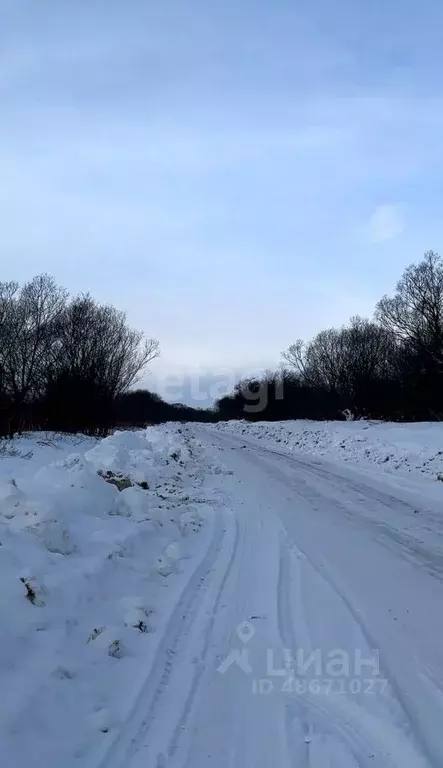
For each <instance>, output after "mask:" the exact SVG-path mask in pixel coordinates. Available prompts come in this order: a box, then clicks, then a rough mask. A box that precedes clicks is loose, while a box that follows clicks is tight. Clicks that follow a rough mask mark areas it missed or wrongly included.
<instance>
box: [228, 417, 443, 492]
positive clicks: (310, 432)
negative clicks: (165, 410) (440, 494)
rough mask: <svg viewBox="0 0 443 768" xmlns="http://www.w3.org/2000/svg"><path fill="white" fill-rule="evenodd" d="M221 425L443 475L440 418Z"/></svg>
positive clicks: (276, 441)
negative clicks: (416, 421) (413, 420)
mask: <svg viewBox="0 0 443 768" xmlns="http://www.w3.org/2000/svg"><path fill="white" fill-rule="evenodd" d="M216 428H217V429H220V430H222V431H227V432H230V433H232V434H237V435H245V436H247V437H248V438H253V439H256V440H260V441H263V442H265V443H267V444H269V445H270V446H271V447H274V448H275V449H277V450H285V451H298V452H300V453H309V454H313V455H317V456H325V457H327V458H330V459H339V460H341V461H348V462H352V463H354V464H360V465H363V466H364V465H366V466H368V465H369V466H370V465H373V464H376V465H379V466H380V467H381V468H383V470H385V471H388V472H395V473H399V474H403V473H408V474H409V473H413V474H420V475H425V476H428V477H430V478H432V479H434V480H440V479H443V424H440V423H436V422H423V423H416V424H397V423H386V422H377V421H324V422H319V421H281V422H266V421H263V422H257V423H250V422H245V421H228V422H222V423H221V424H218V425H217V427H216Z"/></svg>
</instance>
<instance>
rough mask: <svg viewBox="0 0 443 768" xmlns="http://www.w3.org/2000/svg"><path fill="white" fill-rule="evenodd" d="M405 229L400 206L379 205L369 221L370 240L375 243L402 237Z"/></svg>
mask: <svg viewBox="0 0 443 768" xmlns="http://www.w3.org/2000/svg"><path fill="white" fill-rule="evenodd" d="M404 229H405V220H404V216H403V212H402V210H401V208H400V206H398V205H379V206H377V208H376V209H375V211H374V213H373V214H372V216H371V218H370V221H369V232H370V238H371V240H372V242H374V243H382V242H384V241H385V240H392V238H394V237H397V236H398V235H401V233H402V232H403V231H404Z"/></svg>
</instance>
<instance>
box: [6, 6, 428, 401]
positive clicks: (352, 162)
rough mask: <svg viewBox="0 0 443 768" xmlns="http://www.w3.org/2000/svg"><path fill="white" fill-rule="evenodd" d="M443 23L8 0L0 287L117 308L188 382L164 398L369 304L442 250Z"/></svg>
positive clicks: (413, 17)
mask: <svg viewBox="0 0 443 768" xmlns="http://www.w3.org/2000/svg"><path fill="white" fill-rule="evenodd" d="M442 28H443V6H442V4H441V3H440V2H438V0H432V1H431V2H430V1H429V0H424V2H420V3H417V2H416V0H393V1H392V2H390V3H387V2H386V0H371V2H368V3H356V2H355V0H336V2H331V0H292V1H291V2H290V1H289V0H236V1H235V2H234V1H233V0H217V1H216V0H194V1H193V2H191V1H188V2H187V1H186V0H156V2H153V0H125V2H123V0H120V1H119V2H113V0H103V2H94V0H75V2H74V1H73V2H63V1H62V0H38V2H36V0H28V1H27V2H25V1H23V0H10V2H6V1H5V0H0V103H1V114H0V237H1V240H0V244H1V266H2V272H1V276H0V279H3V280H6V279H17V280H25V279H26V278H29V277H31V276H33V275H34V274H36V273H39V272H42V271H47V272H50V273H51V274H53V275H54V276H55V278H56V279H57V281H58V282H59V283H60V284H62V285H64V286H65V287H66V288H68V289H69V290H70V291H71V292H73V293H75V292H78V291H90V292H91V293H92V294H93V295H94V296H95V297H96V298H98V299H100V300H104V301H110V302H112V303H114V304H115V305H116V306H118V307H119V308H123V309H125V310H126V311H127V313H128V317H129V320H130V322H131V323H132V324H133V325H134V326H136V327H138V328H142V329H144V330H145V331H146V332H147V333H148V334H149V335H153V336H155V337H157V338H158V339H159V341H160V344H161V349H162V357H161V359H160V360H158V361H156V362H155V364H154V365H153V368H152V371H153V373H152V376H151V379H150V381H149V384H150V386H151V387H153V388H158V389H159V390H160V391H162V392H165V388H166V389H167V385H168V384H170V383H171V382H170V379H169V378H168V377H170V376H178V377H183V376H184V375H188V374H191V384H190V383H189V382H188V383H187V385H186V386H184V385H181V387H177V386H176V389H175V392H174V393H173V394H171V395H170V396H171V397H172V399H175V394H176V395H177V399H179V398H180V396H182V397H183V398H184V399H187V400H192V399H194V400H196V399H197V400H198V399H199V398H201V399H202V401H203V400H207V399H208V398H209V397H210V396H212V394H213V392H212V391H211V392H210V393H209V395H208V390H209V389H211V387H212V388H213V387H214V386H216V388H217V386H218V384H219V383H220V381H221V379H220V377H221V376H224V377H225V379H227V380H229V379H230V378H232V377H233V376H237V375H240V374H246V373H249V372H250V373H253V372H255V371H256V370H259V369H261V368H265V367H275V366H276V365H278V363H279V360H280V353H281V350H282V349H284V348H285V347H287V346H288V345H289V344H290V343H291V342H292V341H294V340H295V339H296V338H298V337H304V338H308V337H310V336H311V335H312V334H313V333H315V332H316V331H318V330H320V329H321V328H323V327H327V326H331V325H336V324H341V323H343V322H345V321H346V320H347V319H348V318H349V316H350V315H353V314H356V313H360V314H371V313H372V310H373V306H374V303H375V301H376V300H377V299H378V298H379V297H380V296H381V294H383V293H384V292H385V291H389V290H391V289H392V287H393V285H394V283H395V281H396V280H397V278H398V277H399V276H400V274H401V272H402V270H403V268H404V266H405V265H406V264H408V263H410V262H411V261H414V260H417V259H419V258H420V257H421V255H422V253H423V251H424V250H426V249H428V248H433V249H435V250H439V249H441V250H443V245H442V243H443V215H442V214H443V210H442V208H443V167H442V166H443V141H442V135H443V93H442V84H441V83H442V74H443V73H442V63H443V54H442V52H441V30H442ZM199 373H204V374H205V377H204V378H203V379H202V384H201V388H200V389H203V390H204V391H203V393H202V392H201V391H199V394H198V395H197V396H196V391H197V390H196V384H195V381H196V376H197V374H199ZM213 377H215V385H214V378H213ZM169 389H170V388H169ZM180 390H182V391H180ZM166 394H168V395H169V390H168V391H167V392H166ZM216 394H218V391H216V392H215V395H216Z"/></svg>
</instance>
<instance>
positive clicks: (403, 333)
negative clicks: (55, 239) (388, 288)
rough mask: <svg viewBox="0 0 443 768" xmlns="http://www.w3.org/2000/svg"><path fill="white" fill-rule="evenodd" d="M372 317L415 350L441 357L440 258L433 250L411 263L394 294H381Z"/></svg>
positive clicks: (442, 274)
mask: <svg viewBox="0 0 443 768" xmlns="http://www.w3.org/2000/svg"><path fill="white" fill-rule="evenodd" d="M376 318H377V319H378V320H379V322H380V323H381V324H382V325H383V326H384V327H385V328H387V329H389V330H390V331H392V332H393V333H394V334H395V335H396V337H397V338H398V339H400V340H401V341H407V342H409V343H410V344H412V345H413V346H414V347H415V349H416V350H417V351H422V350H426V351H428V352H429V353H430V354H432V355H434V356H436V357H437V358H438V360H439V361H441V360H442V359H443V354H442V353H443V262H442V258H441V256H439V255H438V254H437V253H435V252H434V251H427V252H426V253H425V256H424V259H423V261H421V262H420V263H419V264H411V265H410V266H409V267H408V268H407V269H406V270H405V272H404V274H403V276H402V278H401V279H400V280H399V282H398V283H397V287H396V291H395V294H394V296H392V297H389V296H383V298H382V299H381V301H379V303H378V304H377V308H376Z"/></svg>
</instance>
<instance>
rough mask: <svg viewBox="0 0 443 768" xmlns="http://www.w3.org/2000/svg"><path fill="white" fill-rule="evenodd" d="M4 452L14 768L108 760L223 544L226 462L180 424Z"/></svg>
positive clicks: (6, 708)
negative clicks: (170, 628) (185, 604)
mask: <svg viewBox="0 0 443 768" xmlns="http://www.w3.org/2000/svg"><path fill="white" fill-rule="evenodd" d="M2 445H3V446H4V447H3V448H1V446H0V450H1V458H0V545H1V546H0V579H1V586H0V612H1V640H0V764H1V765H5V766H6V765H8V766H14V768H25V766H26V768H29V766H31V765H35V766H42V768H43V766H44V768H52V767H54V768H55V767H56V766H57V768H59V766H61V765H63V766H64V767H65V768H67V766H70V765H82V766H83V765H89V764H91V765H95V764H98V762H99V759H100V758H101V753H102V751H103V753H105V752H106V750H107V749H109V746H110V744H111V743H112V739H113V738H114V736H115V734H117V733H118V732H119V729H120V728H121V726H122V723H124V722H125V721H126V720H127V718H128V716H129V713H130V711H131V707H133V706H134V701H135V700H136V697H137V695H138V694H139V693H140V691H141V689H142V686H143V684H144V683H145V681H146V678H147V676H148V673H149V670H150V665H151V664H152V663H153V660H154V659H155V654H156V648H157V645H158V642H159V638H161V637H162V634H163V631H164V627H165V624H167V621H168V618H169V616H170V614H171V612H172V610H173V608H174V606H175V604H176V603H177V602H178V601H180V600H181V599H182V590H183V585H184V584H185V583H186V582H187V580H189V579H191V577H194V578H197V576H196V575H195V574H198V573H199V571H198V567H199V566H200V565H201V562H202V560H203V559H204V557H205V555H206V553H207V549H208V547H210V545H211V541H212V537H213V530H214V526H215V525H217V524H218V522H217V521H216V520H215V518H214V509H215V506H216V504H217V499H216V497H215V496H214V494H213V493H212V492H210V491H208V490H205V477H206V476H207V475H210V474H211V473H212V472H214V471H218V465H217V464H216V463H214V461H212V462H211V461H210V460H208V458H207V456H206V455H205V454H204V452H203V451H202V449H201V448H199V446H198V444H197V443H196V442H195V440H194V441H193V440H192V439H191V438H190V437H189V434H188V432H187V430H186V428H183V429H181V428H179V427H177V426H175V427H169V428H168V427H163V428H149V429H148V430H146V431H140V432H121V433H116V434H115V435H113V436H111V437H108V438H106V439H104V440H102V441H94V440H92V439H89V438H82V437H78V438H72V437H68V436H57V435H43V434H39V435H34V436H26V437H23V438H19V439H17V440H15V441H14V442H13V443H9V444H2ZM165 661H166V660H165Z"/></svg>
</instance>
